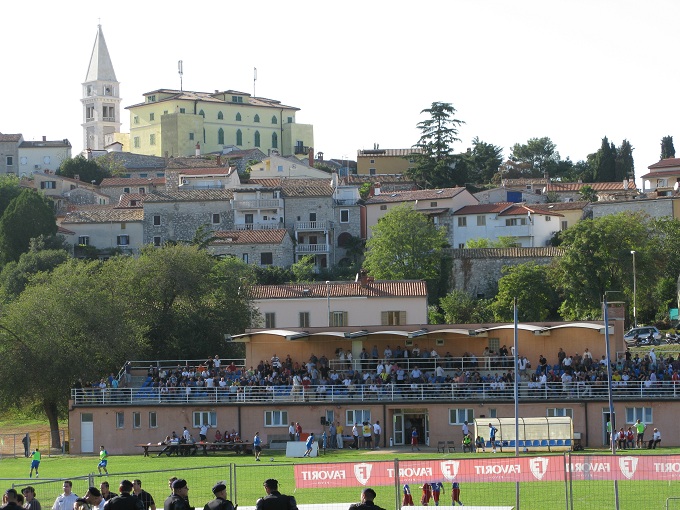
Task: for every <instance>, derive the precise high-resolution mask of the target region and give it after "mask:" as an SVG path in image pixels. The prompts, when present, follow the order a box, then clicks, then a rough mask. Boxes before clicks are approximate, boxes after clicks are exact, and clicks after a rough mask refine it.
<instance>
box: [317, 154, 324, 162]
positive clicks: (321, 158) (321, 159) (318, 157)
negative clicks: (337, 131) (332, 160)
mask: <svg viewBox="0 0 680 510" xmlns="http://www.w3.org/2000/svg"><path fill="white" fill-rule="evenodd" d="M316 159H318V160H319V161H323V152H317V153H316Z"/></svg>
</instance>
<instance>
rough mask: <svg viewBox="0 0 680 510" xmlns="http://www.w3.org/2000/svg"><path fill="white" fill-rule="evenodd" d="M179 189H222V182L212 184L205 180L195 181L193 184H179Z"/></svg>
mask: <svg viewBox="0 0 680 510" xmlns="http://www.w3.org/2000/svg"><path fill="white" fill-rule="evenodd" d="M179 189H181V190H189V189H224V184H214V183H207V182H195V183H193V184H188V183H187V184H180V185H179Z"/></svg>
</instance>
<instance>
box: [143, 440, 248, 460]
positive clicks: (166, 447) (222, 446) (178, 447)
mask: <svg viewBox="0 0 680 510" xmlns="http://www.w3.org/2000/svg"><path fill="white" fill-rule="evenodd" d="M135 446H137V447H138V448H142V449H143V454H144V457H149V453H156V452H158V457H160V456H161V455H163V454H165V455H167V456H168V457H170V456H171V455H177V456H178V457H186V456H189V455H196V454H197V453H198V452H199V450H200V451H201V452H202V453H203V455H208V452H209V451H210V452H234V453H236V454H237V455H238V454H240V453H245V454H252V453H253V445H252V443H248V442H247V441H246V442H237V443H234V442H231V443H203V442H199V443H195V444H194V443H180V444H175V445H171V444H152V443H148V444H138V445H135Z"/></svg>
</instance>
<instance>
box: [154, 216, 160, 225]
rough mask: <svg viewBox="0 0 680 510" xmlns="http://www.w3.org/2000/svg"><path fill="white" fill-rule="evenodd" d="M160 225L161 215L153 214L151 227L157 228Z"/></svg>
mask: <svg viewBox="0 0 680 510" xmlns="http://www.w3.org/2000/svg"><path fill="white" fill-rule="evenodd" d="M160 224H161V215H160V214H154V215H153V225H154V227H159V226H160Z"/></svg>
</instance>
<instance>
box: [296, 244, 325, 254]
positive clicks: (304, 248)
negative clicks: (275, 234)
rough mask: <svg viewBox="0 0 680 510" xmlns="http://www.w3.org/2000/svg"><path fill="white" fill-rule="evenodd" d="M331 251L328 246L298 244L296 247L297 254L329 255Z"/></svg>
mask: <svg viewBox="0 0 680 510" xmlns="http://www.w3.org/2000/svg"><path fill="white" fill-rule="evenodd" d="M329 251H330V249H329V246H328V245H327V244H298V245H297V246H296V247H295V253H327V252H329Z"/></svg>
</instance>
